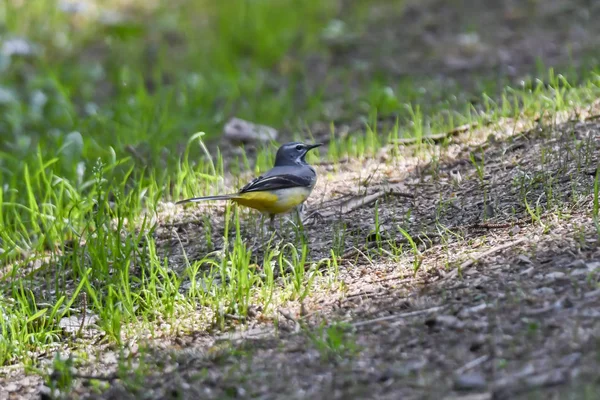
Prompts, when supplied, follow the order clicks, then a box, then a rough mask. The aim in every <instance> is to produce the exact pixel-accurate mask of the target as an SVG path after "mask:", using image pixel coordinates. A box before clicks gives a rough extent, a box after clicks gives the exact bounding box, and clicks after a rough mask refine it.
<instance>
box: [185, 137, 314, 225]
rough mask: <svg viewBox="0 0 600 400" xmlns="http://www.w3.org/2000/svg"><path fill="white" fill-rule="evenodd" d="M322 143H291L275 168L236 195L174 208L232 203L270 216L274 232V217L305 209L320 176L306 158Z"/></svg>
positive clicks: (281, 150)
mask: <svg viewBox="0 0 600 400" xmlns="http://www.w3.org/2000/svg"><path fill="white" fill-rule="evenodd" d="M322 145H323V143H315V144H306V143H300V142H290V143H286V144H284V145H282V146H281V147H280V148H279V149H278V150H277V154H276V155H275V164H274V166H273V168H271V169H270V170H269V171H267V172H265V173H264V174H262V175H260V176H259V177H257V178H255V179H254V180H252V181H250V182H249V183H248V184H246V185H245V186H244V187H242V188H241V189H240V190H239V191H238V192H237V193H230V194H223V195H216V196H203V197H193V198H190V199H185V200H180V201H178V202H176V203H175V204H184V203H198V202H202V201H218V200H231V201H233V202H234V203H237V204H240V205H242V206H245V207H249V208H253V209H255V210H258V211H260V212H262V213H263V214H267V215H268V216H269V227H270V229H271V230H274V229H275V216H276V215H278V214H283V213H286V212H288V211H291V210H292V209H294V208H296V207H298V206H300V205H302V204H303V203H304V201H306V199H307V198H308V197H309V196H310V194H311V192H312V190H313V188H314V187H315V184H316V183H317V172H316V171H315V169H314V168H313V167H311V166H310V165H308V163H307V162H306V159H305V157H306V154H307V153H308V152H309V151H310V150H312V149H314V148H317V147H319V146H322Z"/></svg>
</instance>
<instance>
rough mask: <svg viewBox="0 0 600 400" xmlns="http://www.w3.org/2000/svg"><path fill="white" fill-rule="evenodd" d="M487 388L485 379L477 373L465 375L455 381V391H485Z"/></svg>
mask: <svg viewBox="0 0 600 400" xmlns="http://www.w3.org/2000/svg"><path fill="white" fill-rule="evenodd" d="M486 387H487V382H486V380H485V377H484V376H483V375H481V374H480V373H477V372H472V373H467V374H463V375H460V376H457V377H456V378H455V379H454V389H455V390H464V391H467V390H483V389H485V388H486Z"/></svg>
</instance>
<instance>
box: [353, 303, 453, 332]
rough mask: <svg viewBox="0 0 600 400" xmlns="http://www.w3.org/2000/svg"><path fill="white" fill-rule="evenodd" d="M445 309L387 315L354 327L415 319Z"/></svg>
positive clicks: (361, 322) (439, 307) (434, 308)
mask: <svg viewBox="0 0 600 400" xmlns="http://www.w3.org/2000/svg"><path fill="white" fill-rule="evenodd" d="M444 307H445V306H437V307H431V308H426V309H424V310H417V311H411V312H407V313H403V314H395V315H386V316H385V317H379V318H375V319H369V320H366V321H359V322H355V323H353V324H352V326H353V327H354V328H357V327H359V326H365V325H371V324H376V323H378V322H383V321H391V320H395V319H402V318H408V317H415V316H417V315H422V314H429V313H432V312H436V311H439V310H441V309H443V308H444Z"/></svg>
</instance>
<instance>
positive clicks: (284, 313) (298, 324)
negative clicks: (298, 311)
mask: <svg viewBox="0 0 600 400" xmlns="http://www.w3.org/2000/svg"><path fill="white" fill-rule="evenodd" d="M277 311H278V312H279V314H281V315H283V317H284V318H285V319H287V320H288V321H291V322H293V323H294V325H295V329H294V332H296V333H298V332H300V323H299V322H298V320H296V318H294V317H292V316H291V315H290V314H289V313H288V312H286V311H283V309H281V308H278V309H277Z"/></svg>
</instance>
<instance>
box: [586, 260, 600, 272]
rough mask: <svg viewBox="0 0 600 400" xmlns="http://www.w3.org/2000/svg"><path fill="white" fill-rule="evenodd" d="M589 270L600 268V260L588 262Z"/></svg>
mask: <svg viewBox="0 0 600 400" xmlns="http://www.w3.org/2000/svg"><path fill="white" fill-rule="evenodd" d="M586 267H587V269H588V271H590V272H594V271H596V270H597V269H598V268H600V261H594V262H590V263H587V264H586Z"/></svg>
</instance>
